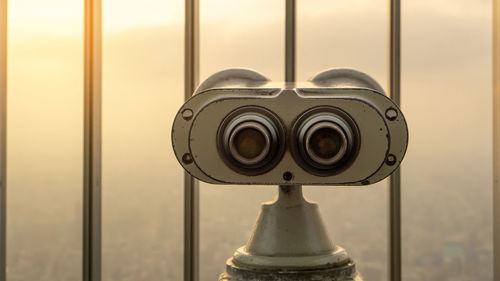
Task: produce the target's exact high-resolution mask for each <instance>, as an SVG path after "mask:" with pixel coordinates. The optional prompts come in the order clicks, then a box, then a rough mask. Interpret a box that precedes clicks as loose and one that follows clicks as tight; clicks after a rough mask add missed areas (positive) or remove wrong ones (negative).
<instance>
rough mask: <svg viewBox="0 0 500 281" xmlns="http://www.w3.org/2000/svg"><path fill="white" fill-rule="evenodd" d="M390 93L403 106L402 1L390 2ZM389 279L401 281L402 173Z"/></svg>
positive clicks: (397, 176)
mask: <svg viewBox="0 0 500 281" xmlns="http://www.w3.org/2000/svg"><path fill="white" fill-rule="evenodd" d="M389 2H390V3H389V5H390V12H389V14H390V15H389V93H390V96H391V98H392V100H394V102H395V103H396V104H397V105H400V104H401V93H400V91H401V1H400V0H389ZM389 236H390V239H389V259H390V262H389V277H390V280H391V281H400V280H401V171H400V169H399V168H398V169H397V170H396V171H395V172H394V173H393V174H392V175H391V177H390V178H389Z"/></svg>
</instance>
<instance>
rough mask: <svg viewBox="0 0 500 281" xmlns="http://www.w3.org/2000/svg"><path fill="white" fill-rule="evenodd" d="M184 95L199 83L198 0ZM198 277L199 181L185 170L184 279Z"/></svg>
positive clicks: (188, 14)
mask: <svg viewBox="0 0 500 281" xmlns="http://www.w3.org/2000/svg"><path fill="white" fill-rule="evenodd" d="M184 20H185V22H184V98H185V100H187V99H189V98H190V97H191V95H193V93H194V91H195V89H196V87H197V85H198V79H199V78H198V75H199V0H185V16H184ZM197 280H199V184H198V181H197V180H196V179H194V178H193V177H192V176H191V175H189V174H188V173H187V172H184V281H197Z"/></svg>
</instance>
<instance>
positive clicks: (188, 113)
mask: <svg viewBox="0 0 500 281" xmlns="http://www.w3.org/2000/svg"><path fill="white" fill-rule="evenodd" d="M181 114H182V118H183V119H184V120H186V121H188V120H191V118H193V111H192V110H191V109H189V108H186V109H184V110H183V111H182V113H181Z"/></svg>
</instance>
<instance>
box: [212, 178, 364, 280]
mask: <svg viewBox="0 0 500 281" xmlns="http://www.w3.org/2000/svg"><path fill="white" fill-rule="evenodd" d="M219 281H362V278H361V276H360V274H359V273H358V272H357V271H356V266H355V264H354V262H353V261H352V259H351V258H349V256H348V255H347V252H346V251H345V250H344V249H342V248H340V247H338V246H335V245H334V244H333V243H332V242H331V240H330V238H329V237H328V233H327V231H326V228H325V227H324V225H323V221H322V220H321V216H320V214H319V211H318V205H317V204H315V203H311V202H308V201H306V200H305V199H304V197H303V195H302V186H300V185H287V186H280V187H279V194H278V197H277V198H276V199H275V200H274V201H271V202H266V203H263V204H262V208H261V211H260V213H259V216H258V218H257V222H256V223H255V226H254V229H253V231H252V234H251V236H250V239H249V241H248V243H247V245H245V246H243V247H241V248H239V249H237V250H236V252H235V253H234V255H233V257H231V258H230V259H229V260H228V261H227V263H226V270H225V272H224V273H222V274H221V275H220V277H219Z"/></svg>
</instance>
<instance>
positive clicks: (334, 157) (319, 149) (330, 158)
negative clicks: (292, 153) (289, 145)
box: [305, 121, 347, 165]
mask: <svg viewBox="0 0 500 281" xmlns="http://www.w3.org/2000/svg"><path fill="white" fill-rule="evenodd" d="M305 147H306V152H307V154H308V156H309V157H310V158H311V160H313V161H314V162H316V163H318V164H321V165H332V164H335V163H336V162H337V161H339V160H340V159H341V158H342V157H343V156H344V155H345V153H346V149H347V138H346V135H345V133H344V131H343V130H342V128H340V127H339V126H338V125H337V124H335V123H333V122H328V121H326V122H319V123H316V124H314V125H313V126H312V127H310V128H309V130H307V133H306V135H305Z"/></svg>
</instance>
